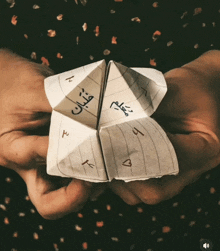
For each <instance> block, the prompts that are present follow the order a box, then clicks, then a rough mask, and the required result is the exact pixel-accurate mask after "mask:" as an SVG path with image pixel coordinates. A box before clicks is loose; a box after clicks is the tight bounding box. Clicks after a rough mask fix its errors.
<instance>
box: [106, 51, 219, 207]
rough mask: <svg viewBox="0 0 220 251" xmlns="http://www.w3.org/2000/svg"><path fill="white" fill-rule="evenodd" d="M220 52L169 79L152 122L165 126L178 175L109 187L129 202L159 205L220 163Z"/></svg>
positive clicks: (169, 75) (173, 73)
mask: <svg viewBox="0 0 220 251" xmlns="http://www.w3.org/2000/svg"><path fill="white" fill-rule="evenodd" d="M219 59H220V51H209V52H207V53H205V54H203V55H202V56H201V57H199V58H198V59H196V60H194V61H192V62H190V63H188V64H186V65H184V66H182V67H181V68H177V69H173V70H171V71H169V72H167V73H166V74H165V79H166V82H167V85H168V93H167V95H166V96H165V98H164V99H163V101H162V102H161V104H160V106H159V107H158V109H157V111H156V112H155V113H154V114H153V116H152V117H153V118H154V119H155V120H156V121H157V122H158V123H159V124H160V125H161V126H162V127H163V129H164V130H165V132H166V133H167V135H168V137H169V139H170V141H171V142H172V144H173V146H174V149H175V151H176V154H177V158H178V162H179V169H180V172H179V174H178V175H177V176H164V177H162V178H160V179H150V180H147V181H134V182H129V183H125V182H122V181H113V182H112V183H111V184H110V185H109V186H110V187H111V189H112V190H113V191H114V192H115V193H116V194H118V195H119V196H120V197H121V198H122V199H123V200H124V201H125V202H126V203H128V204H130V205H135V204H137V203H140V202H144V203H146V204H157V203H159V202H161V201H163V200H167V199H169V198H171V197H173V196H174V195H176V194H178V193H180V192H181V190H182V189H183V188H184V187H185V186H187V185H189V184H190V183H192V182H194V181H195V180H197V179H198V178H199V177H200V175H201V174H202V173H204V172H206V171H208V170H211V169H212V168H214V167H216V166H217V165H218V164H219V163H220V142H219V139H220V130H219V128H220V109H219V108H220V86H219V83H220V63H219Z"/></svg>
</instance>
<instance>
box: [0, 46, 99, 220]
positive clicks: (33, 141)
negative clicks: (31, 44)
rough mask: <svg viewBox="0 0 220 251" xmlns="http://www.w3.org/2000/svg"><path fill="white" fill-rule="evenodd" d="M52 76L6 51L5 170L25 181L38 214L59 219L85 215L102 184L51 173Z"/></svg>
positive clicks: (0, 153)
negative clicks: (47, 82)
mask: <svg viewBox="0 0 220 251" xmlns="http://www.w3.org/2000/svg"><path fill="white" fill-rule="evenodd" d="M51 74H52V71H51V70H50V69H49V68H48V67H46V66H44V65H40V64H36V63H33V62H29V61H28V60H26V59H24V58H21V57H19V56H17V55H16V54H13V53H11V52H10V51H7V50H0V118H1V123H0V165H1V166H4V167H7V168H10V169H13V170H14V171H16V172H17V173H18V174H19V175H20V176H21V177H22V178H23V180H24V181H25V183H26V185H27V189H28V194H29V196H30V199H31V201H32V203H33V204H34V205H35V207H36V209H37V210H38V212H39V213H40V214H41V215H42V216H43V217H44V218H46V219H56V218H59V217H62V216H64V215H65V214H68V213H70V212H73V211H77V210H79V209H80V208H81V207H82V206H83V205H84V204H85V203H86V201H87V200H88V198H89V197H90V196H92V197H96V196H97V195H98V194H99V193H101V192H102V191H103V189H102V187H101V185H97V186H94V185H92V183H89V182H85V181H82V180H77V179H67V178H60V177H54V176H49V175H47V174H46V166H45V162H46V156H47V149H48V131H49V130H48V129H49V123H50V116H51V107H50V104H49V102H48V100H47V97H46V95H45V91H44V78H45V77H47V76H49V75H51Z"/></svg>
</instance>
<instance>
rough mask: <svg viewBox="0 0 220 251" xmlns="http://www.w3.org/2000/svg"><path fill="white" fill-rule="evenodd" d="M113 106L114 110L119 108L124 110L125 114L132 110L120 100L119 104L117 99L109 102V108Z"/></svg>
mask: <svg viewBox="0 0 220 251" xmlns="http://www.w3.org/2000/svg"><path fill="white" fill-rule="evenodd" d="M112 107H113V108H114V109H115V110H121V111H123V112H124V114H125V116H128V115H129V114H128V112H133V111H132V110H129V109H130V106H127V105H124V102H122V103H121V104H119V102H118V101H114V102H112V103H111V105H110V108H112Z"/></svg>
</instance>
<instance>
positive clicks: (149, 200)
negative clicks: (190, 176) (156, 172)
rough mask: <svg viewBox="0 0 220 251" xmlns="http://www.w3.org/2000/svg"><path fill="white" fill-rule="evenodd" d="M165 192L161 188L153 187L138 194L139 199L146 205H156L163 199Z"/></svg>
mask: <svg viewBox="0 0 220 251" xmlns="http://www.w3.org/2000/svg"><path fill="white" fill-rule="evenodd" d="M165 198H166V197H165V194H164V191H163V190H162V189H158V188H153V189H151V190H150V191H147V193H143V194H142V195H141V196H140V199H141V200H142V202H144V203H145V204H148V205H156V204H159V203H160V202H162V201H163V200H165Z"/></svg>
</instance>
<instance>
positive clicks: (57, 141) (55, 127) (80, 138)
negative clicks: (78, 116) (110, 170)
mask: <svg viewBox="0 0 220 251" xmlns="http://www.w3.org/2000/svg"><path fill="white" fill-rule="evenodd" d="M47 172H48V174H51V175H59V176H63V177H75V178H83V177H84V178H83V179H85V176H90V179H92V178H94V179H95V180H99V179H100V180H103V179H107V177H106V172H105V169H104V163H103V160H102V154H101V149H100V144H99V141H98V138H97V131H96V130H94V129H91V128H90V127H87V126H84V125H82V124H80V123H78V122H77V121H74V120H73V119H70V118H68V117H66V116H64V115H62V114H60V113H58V112H56V111H53V113H52V118H51V128H50V135H49V148H48V156H47Z"/></svg>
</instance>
